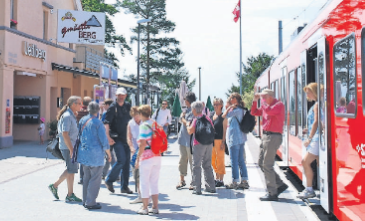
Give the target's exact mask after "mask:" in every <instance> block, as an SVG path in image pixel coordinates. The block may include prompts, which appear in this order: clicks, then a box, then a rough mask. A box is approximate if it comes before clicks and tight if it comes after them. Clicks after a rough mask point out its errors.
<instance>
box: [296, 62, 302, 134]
mask: <svg viewBox="0 0 365 221" xmlns="http://www.w3.org/2000/svg"><path fill="white" fill-rule="evenodd" d="M301 79H302V74H301V68H298V69H297V107H298V114H297V118H298V136H299V137H301V134H302V91H303V89H302V88H303V87H302V83H301V82H302V80H301Z"/></svg>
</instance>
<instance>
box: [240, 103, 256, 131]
mask: <svg viewBox="0 0 365 221" xmlns="http://www.w3.org/2000/svg"><path fill="white" fill-rule="evenodd" d="M243 109H244V110H245V111H246V113H245V115H244V116H243V118H242V121H241V122H239V120H238V119H237V117H235V118H236V120H237V121H238V123H239V125H240V129H241V131H242V132H243V133H245V134H247V133H250V132H252V131H253V129H254V128H255V125H256V118H255V117H254V116H252V115H251V112H250V110H248V109H247V108H243Z"/></svg>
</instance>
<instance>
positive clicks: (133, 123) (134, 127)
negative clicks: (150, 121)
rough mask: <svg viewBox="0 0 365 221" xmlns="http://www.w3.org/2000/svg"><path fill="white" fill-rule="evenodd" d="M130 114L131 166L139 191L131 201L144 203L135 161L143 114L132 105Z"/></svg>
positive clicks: (128, 138)
mask: <svg viewBox="0 0 365 221" xmlns="http://www.w3.org/2000/svg"><path fill="white" fill-rule="evenodd" d="M129 114H130V115H131V117H132V119H131V120H130V121H129V122H128V127H127V142H128V145H129V148H130V150H131V155H132V157H131V166H132V168H133V176H134V182H135V184H136V187H137V192H138V197H137V198H136V199H134V200H132V201H131V202H130V203H132V204H134V203H142V198H141V192H140V190H139V170H138V169H135V163H136V158H137V154H138V144H137V139H138V135H139V125H140V124H141V116H140V114H139V112H138V107H137V106H134V107H131V111H130V113H129Z"/></svg>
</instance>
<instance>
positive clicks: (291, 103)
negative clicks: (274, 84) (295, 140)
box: [289, 71, 297, 136]
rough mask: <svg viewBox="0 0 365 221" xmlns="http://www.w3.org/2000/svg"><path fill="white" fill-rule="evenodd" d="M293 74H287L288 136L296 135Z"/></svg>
mask: <svg viewBox="0 0 365 221" xmlns="http://www.w3.org/2000/svg"><path fill="white" fill-rule="evenodd" d="M295 89H296V88H295V72H294V71H291V72H290V73H289V124H290V134H291V135H294V136H295V135H296V114H295V106H296V105H295V103H296V97H297V96H296V91H295Z"/></svg>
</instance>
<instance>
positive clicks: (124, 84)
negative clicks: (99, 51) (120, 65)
mask: <svg viewBox="0 0 365 221" xmlns="http://www.w3.org/2000/svg"><path fill="white" fill-rule="evenodd" d="M52 70H57V71H64V72H69V73H72V74H75V75H83V76H87V77H92V78H96V79H99V74H98V73H96V72H91V71H88V70H85V69H83V70H81V69H78V68H74V67H70V66H66V65H62V64H57V63H52ZM102 81H103V82H108V80H106V79H103V80H102ZM111 83H112V84H116V82H115V81H111ZM118 86H120V87H126V88H133V89H135V88H137V83H134V82H132V81H127V80H123V79H118Z"/></svg>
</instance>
